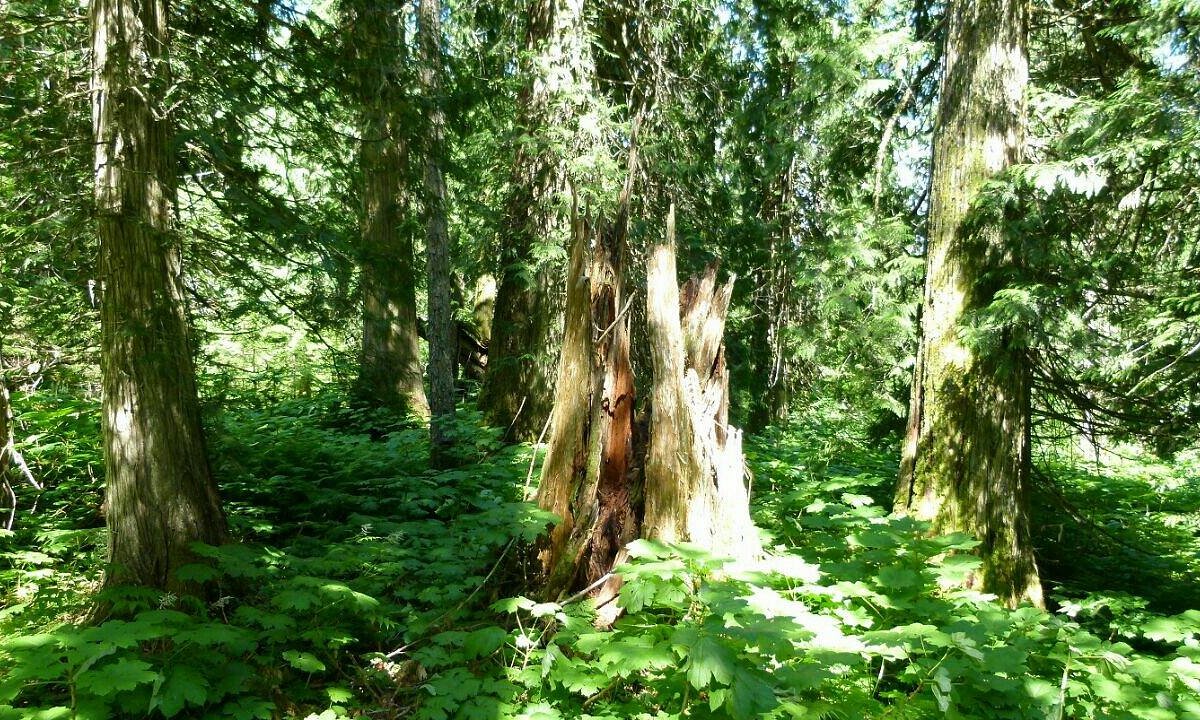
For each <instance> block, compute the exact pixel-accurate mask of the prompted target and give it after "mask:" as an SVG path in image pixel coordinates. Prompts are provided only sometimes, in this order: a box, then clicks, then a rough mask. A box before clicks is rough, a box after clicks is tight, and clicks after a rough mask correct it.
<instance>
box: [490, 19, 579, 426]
mask: <svg viewBox="0 0 1200 720" xmlns="http://www.w3.org/2000/svg"><path fill="white" fill-rule="evenodd" d="M527 22H528V24H527V27H526V49H527V51H528V52H529V53H530V54H531V55H532V56H533V60H532V63H531V67H529V68H527V72H528V73H529V76H530V81H529V84H528V85H527V86H526V87H525V88H524V89H523V90H522V92H521V97H520V109H519V111H518V113H519V115H518V117H519V122H520V125H521V135H522V138H521V142H520V145H519V147H518V149H517V155H516V158H515V160H514V163H513V168H512V177H511V179H510V183H509V186H510V188H511V189H510V194H509V197H508V200H507V205H506V207H505V213H504V218H505V219H504V227H505V235H504V237H502V238H501V258H500V284H499V289H498V292H497V297H496V310H495V316H494V321H493V323H492V328H493V330H492V341H491V343H490V344H489V346H488V347H489V358H488V373H487V376H486V378H485V381H484V385H483V388H482V390H481V392H480V399H479V401H480V406H481V407H482V408H483V409H484V411H485V412H487V413H488V415H489V417H490V419H491V420H492V422H494V423H496V424H499V425H504V426H510V425H511V427H512V431H511V433H512V435H513V437H515V438H518V439H524V440H533V439H536V437H537V435H538V433H539V431H540V430H541V428H542V426H543V424H544V423H545V421H546V418H547V417H548V416H549V414H550V408H551V405H552V403H553V399H554V380H555V374H556V362H557V359H558V357H557V348H558V346H559V344H560V342H561V339H562V328H563V293H562V271H563V267H562V265H561V264H560V263H559V262H557V261H553V260H551V261H539V260H538V259H537V258H536V257H535V248H536V246H537V245H538V244H554V245H558V246H562V245H563V244H564V243H565V242H567V240H568V237H567V236H568V235H569V234H570V232H569V231H570V227H569V225H570V220H569V217H568V213H567V203H566V202H565V199H564V196H565V193H566V190H567V177H568V173H569V170H568V168H567V164H568V160H569V158H570V157H571V156H572V155H574V154H575V153H576V152H578V151H579V148H578V147H577V146H578V145H579V137H578V136H579V133H576V132H574V130H573V129H572V128H575V127H576V126H577V125H578V120H577V116H578V115H579V112H578V108H577V107H576V106H575V104H573V103H578V99H577V98H574V99H573V96H576V95H578V93H577V92H576V90H575V89H577V88H579V87H581V86H584V85H585V84H587V83H588V82H589V81H590V78H591V76H592V67H591V56H590V54H589V53H588V48H587V43H586V39H587V33H586V27H585V20H584V14H583V0H537V1H536V2H534V3H533V6H532V8H531V10H530V14H529V17H528V21H527ZM564 136H565V137H564Z"/></svg>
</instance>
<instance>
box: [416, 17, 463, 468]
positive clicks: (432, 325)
mask: <svg viewBox="0 0 1200 720" xmlns="http://www.w3.org/2000/svg"><path fill="white" fill-rule="evenodd" d="M441 11H442V6H441V2H440V1H439V0H421V4H420V19H419V23H418V25H419V34H420V45H421V63H422V66H421V87H422V89H423V90H424V92H425V102H426V137H425V249H426V253H427V264H428V272H429V409H430V422H429V439H430V459H431V461H432V462H433V463H434V464H435V465H443V464H445V463H446V462H447V461H448V459H449V457H448V455H449V450H450V444H451V439H450V432H449V431H450V427H451V425H452V424H453V422H454V355H455V326H454V317H453V314H452V311H451V307H450V290H451V278H450V235H449V232H448V231H447V229H446V179H445V177H444V176H443V175H442V162H443V157H444V155H445V135H446V115H445V111H444V110H443V109H442V31H441V18H440V15H441Z"/></svg>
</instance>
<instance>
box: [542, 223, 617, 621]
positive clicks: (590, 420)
mask: <svg viewBox="0 0 1200 720" xmlns="http://www.w3.org/2000/svg"><path fill="white" fill-rule="evenodd" d="M627 222H628V219H627V216H626V215H625V214H624V213H621V215H620V217H619V219H618V220H617V221H616V222H614V223H612V224H603V223H599V222H598V223H596V224H595V225H589V224H588V223H586V222H584V221H583V220H579V219H577V220H575V222H574V223H573V225H574V234H575V241H574V243H573V247H572V251H571V267H570V271H569V272H570V274H569V276H568V285H567V309H566V329H565V332H564V337H563V344H562V354H561V357H560V359H559V368H558V385H557V393H556V394H557V402H555V404H554V410H553V415H552V418H551V427H552V428H553V429H552V431H551V434H550V439H549V448H548V450H547V452H546V459H545V462H544V463H543V466H542V482H541V485H540V486H539V488H538V498H537V499H538V505H540V506H541V507H542V508H545V509H547V510H550V511H551V512H554V513H555V514H556V515H558V516H559V517H561V518H562V522H561V523H559V524H558V525H557V526H555V527H554V529H553V530H551V532H550V534H549V536H548V538H546V540H545V542H544V543H543V545H542V547H541V548H540V552H539V558H540V560H541V564H542V570H543V573H544V578H545V591H546V593H547V594H548V595H549V596H551V597H553V596H557V595H559V594H561V593H563V592H566V591H569V590H573V589H576V588H579V587H585V586H588V585H590V584H591V583H593V582H595V581H596V580H598V579H599V578H601V577H602V576H603V575H604V574H605V573H607V572H608V571H609V570H611V569H612V567H613V565H614V564H616V563H617V562H618V560H619V557H618V556H619V554H620V553H621V552H622V550H623V548H624V546H625V545H626V544H627V543H628V542H630V541H631V540H634V539H636V538H637V537H638V531H639V528H640V521H639V518H640V517H641V511H640V505H641V502H640V495H641V491H640V484H641V483H640V469H639V468H638V466H637V463H635V458H636V457H637V453H636V452H635V439H636V438H635V429H634V424H633V405H634V399H635V398H634V388H633V370H632V368H631V367H630V364H629V318H628V314H622V313H621V308H623V307H624V305H623V303H625V302H627V300H626V299H625V297H624V295H625V289H624V283H623V275H624V272H623V270H624V262H625V252H624V245H625V243H624V234H625V232H626V227H627ZM617 587H618V585H617V583H616V582H615V581H614V582H612V583H609V584H608V585H606V586H605V587H602V588H600V589H599V591H598V597H603V598H604V599H610V598H611V596H612V594H613V593H615V591H616V589H617ZM602 601H603V600H602Z"/></svg>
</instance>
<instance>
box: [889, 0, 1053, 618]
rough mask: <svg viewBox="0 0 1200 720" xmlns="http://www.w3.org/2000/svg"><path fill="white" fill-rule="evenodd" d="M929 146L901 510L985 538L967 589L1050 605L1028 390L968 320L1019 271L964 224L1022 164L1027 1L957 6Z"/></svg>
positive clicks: (1023, 371) (1004, 345) (1015, 368)
mask: <svg viewBox="0 0 1200 720" xmlns="http://www.w3.org/2000/svg"><path fill="white" fill-rule="evenodd" d="M945 56H946V67H945V74H944V76H943V78H942V89H941V101H940V108H939V113H938V119H937V129H936V137H935V145H934V166H933V184H932V205H931V209H930V237H929V248H928V256H927V261H926V263H927V264H926V281H925V300H924V307H923V311H922V340H921V342H922V346H921V350H920V354H919V358H918V363H917V378H916V381H915V382H914V383H913V402H912V417H911V420H910V423H911V424H910V427H909V433H908V436H907V438H906V442H905V447H904V459H903V464H902V467H903V468H904V472H903V474H902V476H901V479H900V483H899V487H898V490H897V499H896V507H897V509H898V510H900V511H903V512H908V513H910V514H912V515H914V516H916V517H918V518H921V519H925V520H929V521H931V522H932V523H933V528H934V530H935V531H936V532H951V531H962V532H966V533H969V534H971V535H973V536H975V537H976V538H978V539H979V540H980V541H981V543H982V544H981V546H980V550H979V552H980V555H981V557H982V558H983V567H982V569H981V570H980V571H979V573H978V574H977V575H976V576H975V577H972V578H970V579H969V580H968V586H969V587H975V588H979V589H981V590H984V591H986V592H992V593H995V594H996V595H998V596H999V597H1000V599H1001V600H1002V601H1004V602H1006V603H1007V604H1009V605H1016V604H1017V603H1020V602H1022V601H1029V602H1032V603H1034V604H1038V605H1040V604H1041V603H1042V591H1041V584H1040V581H1039V579H1038V574H1037V567H1036V563H1035V561H1034V556H1033V548H1032V544H1031V540H1030V535H1029V521H1028V516H1027V510H1026V506H1027V492H1028V479H1029V380H1028V370H1027V365H1026V360H1025V357H1024V355H1023V353H1022V351H1021V349H1020V348H1018V347H1015V346H1014V345H1013V344H1012V342H1011V341H1010V339H1009V338H1008V337H1005V338H1003V339H1002V341H1001V343H1000V347H998V348H996V349H995V350H994V351H992V352H989V353H986V354H985V353H981V352H979V351H978V350H977V349H976V348H973V347H972V346H971V345H970V344H969V343H968V342H967V341H966V340H965V339H964V337H963V335H962V330H963V327H964V321H965V320H967V319H968V317H969V315H970V314H971V313H972V312H974V311H977V310H979V309H981V308H984V307H986V306H987V305H988V304H989V303H990V302H991V300H992V298H993V296H994V295H995V292H996V290H998V289H1000V287H1002V286H1001V285H999V284H998V282H997V281H996V280H995V278H997V277H1000V276H1002V275H1003V274H1004V271H1005V270H1006V269H1007V268H1012V267H1014V266H1015V264H1016V262H1017V258H1014V257H1013V254H1012V252H1011V250H1010V249H1009V248H1008V247H1007V244H1006V241H1005V238H1004V235H1003V229H1002V228H1000V227H998V226H996V225H994V224H991V225H985V226H983V227H978V225H979V223H971V224H970V225H971V226H969V225H968V222H967V221H968V214H969V211H970V206H971V202H972V200H973V199H974V198H975V197H976V195H977V193H978V190H979V189H980V187H981V186H982V184H983V183H984V182H985V181H986V180H987V179H988V178H990V177H992V176H994V175H996V174H997V173H1000V172H1002V171H1003V170H1004V169H1005V168H1007V167H1008V166H1010V165H1011V164H1013V163H1016V162H1019V161H1020V159H1021V155H1022V151H1023V144H1024V138H1023V126H1024V112H1025V102H1024V92H1025V85H1026V80H1027V75H1028V62H1027V58H1026V18H1025V5H1024V3H1023V2H1021V1H1020V0H994V1H988V2H985V1H984V0H960V1H958V2H954V3H951V6H950V8H949V10H948V27H947V40H946V53H945Z"/></svg>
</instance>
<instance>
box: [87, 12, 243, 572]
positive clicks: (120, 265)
mask: <svg viewBox="0 0 1200 720" xmlns="http://www.w3.org/2000/svg"><path fill="white" fill-rule="evenodd" d="M166 13H167V10H166V5H165V3H164V2H163V0H93V2H92V6H91V27H92V62H93V68H92V71H93V74H92V118H93V128H94V131H95V143H96V155H95V194H96V196H95V199H96V214H97V231H98V234H99V238H100V277H101V279H102V280H103V290H104V292H103V300H102V304H101V313H100V319H101V357H102V364H103V372H102V376H103V379H102V384H103V395H104V399H103V405H102V410H103V426H104V449H105V453H104V465H105V473H106V476H107V481H108V498H107V506H108V513H107V521H108V530H109V534H108V535H109V540H108V560H109V564H110V565H109V571H108V575H107V578H106V584H107V585H109V586H113V585H126V584H132V585H142V586H146V587H152V588H159V589H162V590H166V591H168V592H174V593H181V592H182V593H190V592H193V591H194V590H195V588H194V587H191V586H190V584H188V583H183V582H181V581H180V580H179V579H178V578H177V577H176V576H175V572H174V571H175V570H176V569H178V568H179V566H180V565H183V564H185V563H188V562H191V561H193V560H194V555H193V553H192V551H191V548H190V547H189V544H190V543H193V542H195V541H202V542H205V543H209V544H217V543H221V542H223V541H224V539H225V516H224V514H223V513H222V510H221V504H220V501H219V499H218V497H217V487H216V484H215V483H214V482H213V479H212V476H211V475H210V473H209V465H208V458H207V456H206V454H205V447H204V437H203V434H202V431H201V426H200V410H199V403H198V400H197V396H196V381H195V368H194V366H193V361H192V350H191V341H190V337H189V335H190V333H189V327H188V321H187V317H186V313H185V308H184V297H183V282H182V279H181V272H180V248H179V242H178V239H177V238H176V237H175V235H174V232H173V228H172V213H173V210H174V202H175V182H174V180H175V171H174V163H173V161H172V154H173V149H172V146H171V142H170V133H171V129H170V126H169V120H168V119H167V117H166V116H165V108H166V106H167V105H168V104H169V102H167V98H166V97H165V95H166V93H167V89H168V88H169V87H170V80H169V76H168V67H167V14H166Z"/></svg>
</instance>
